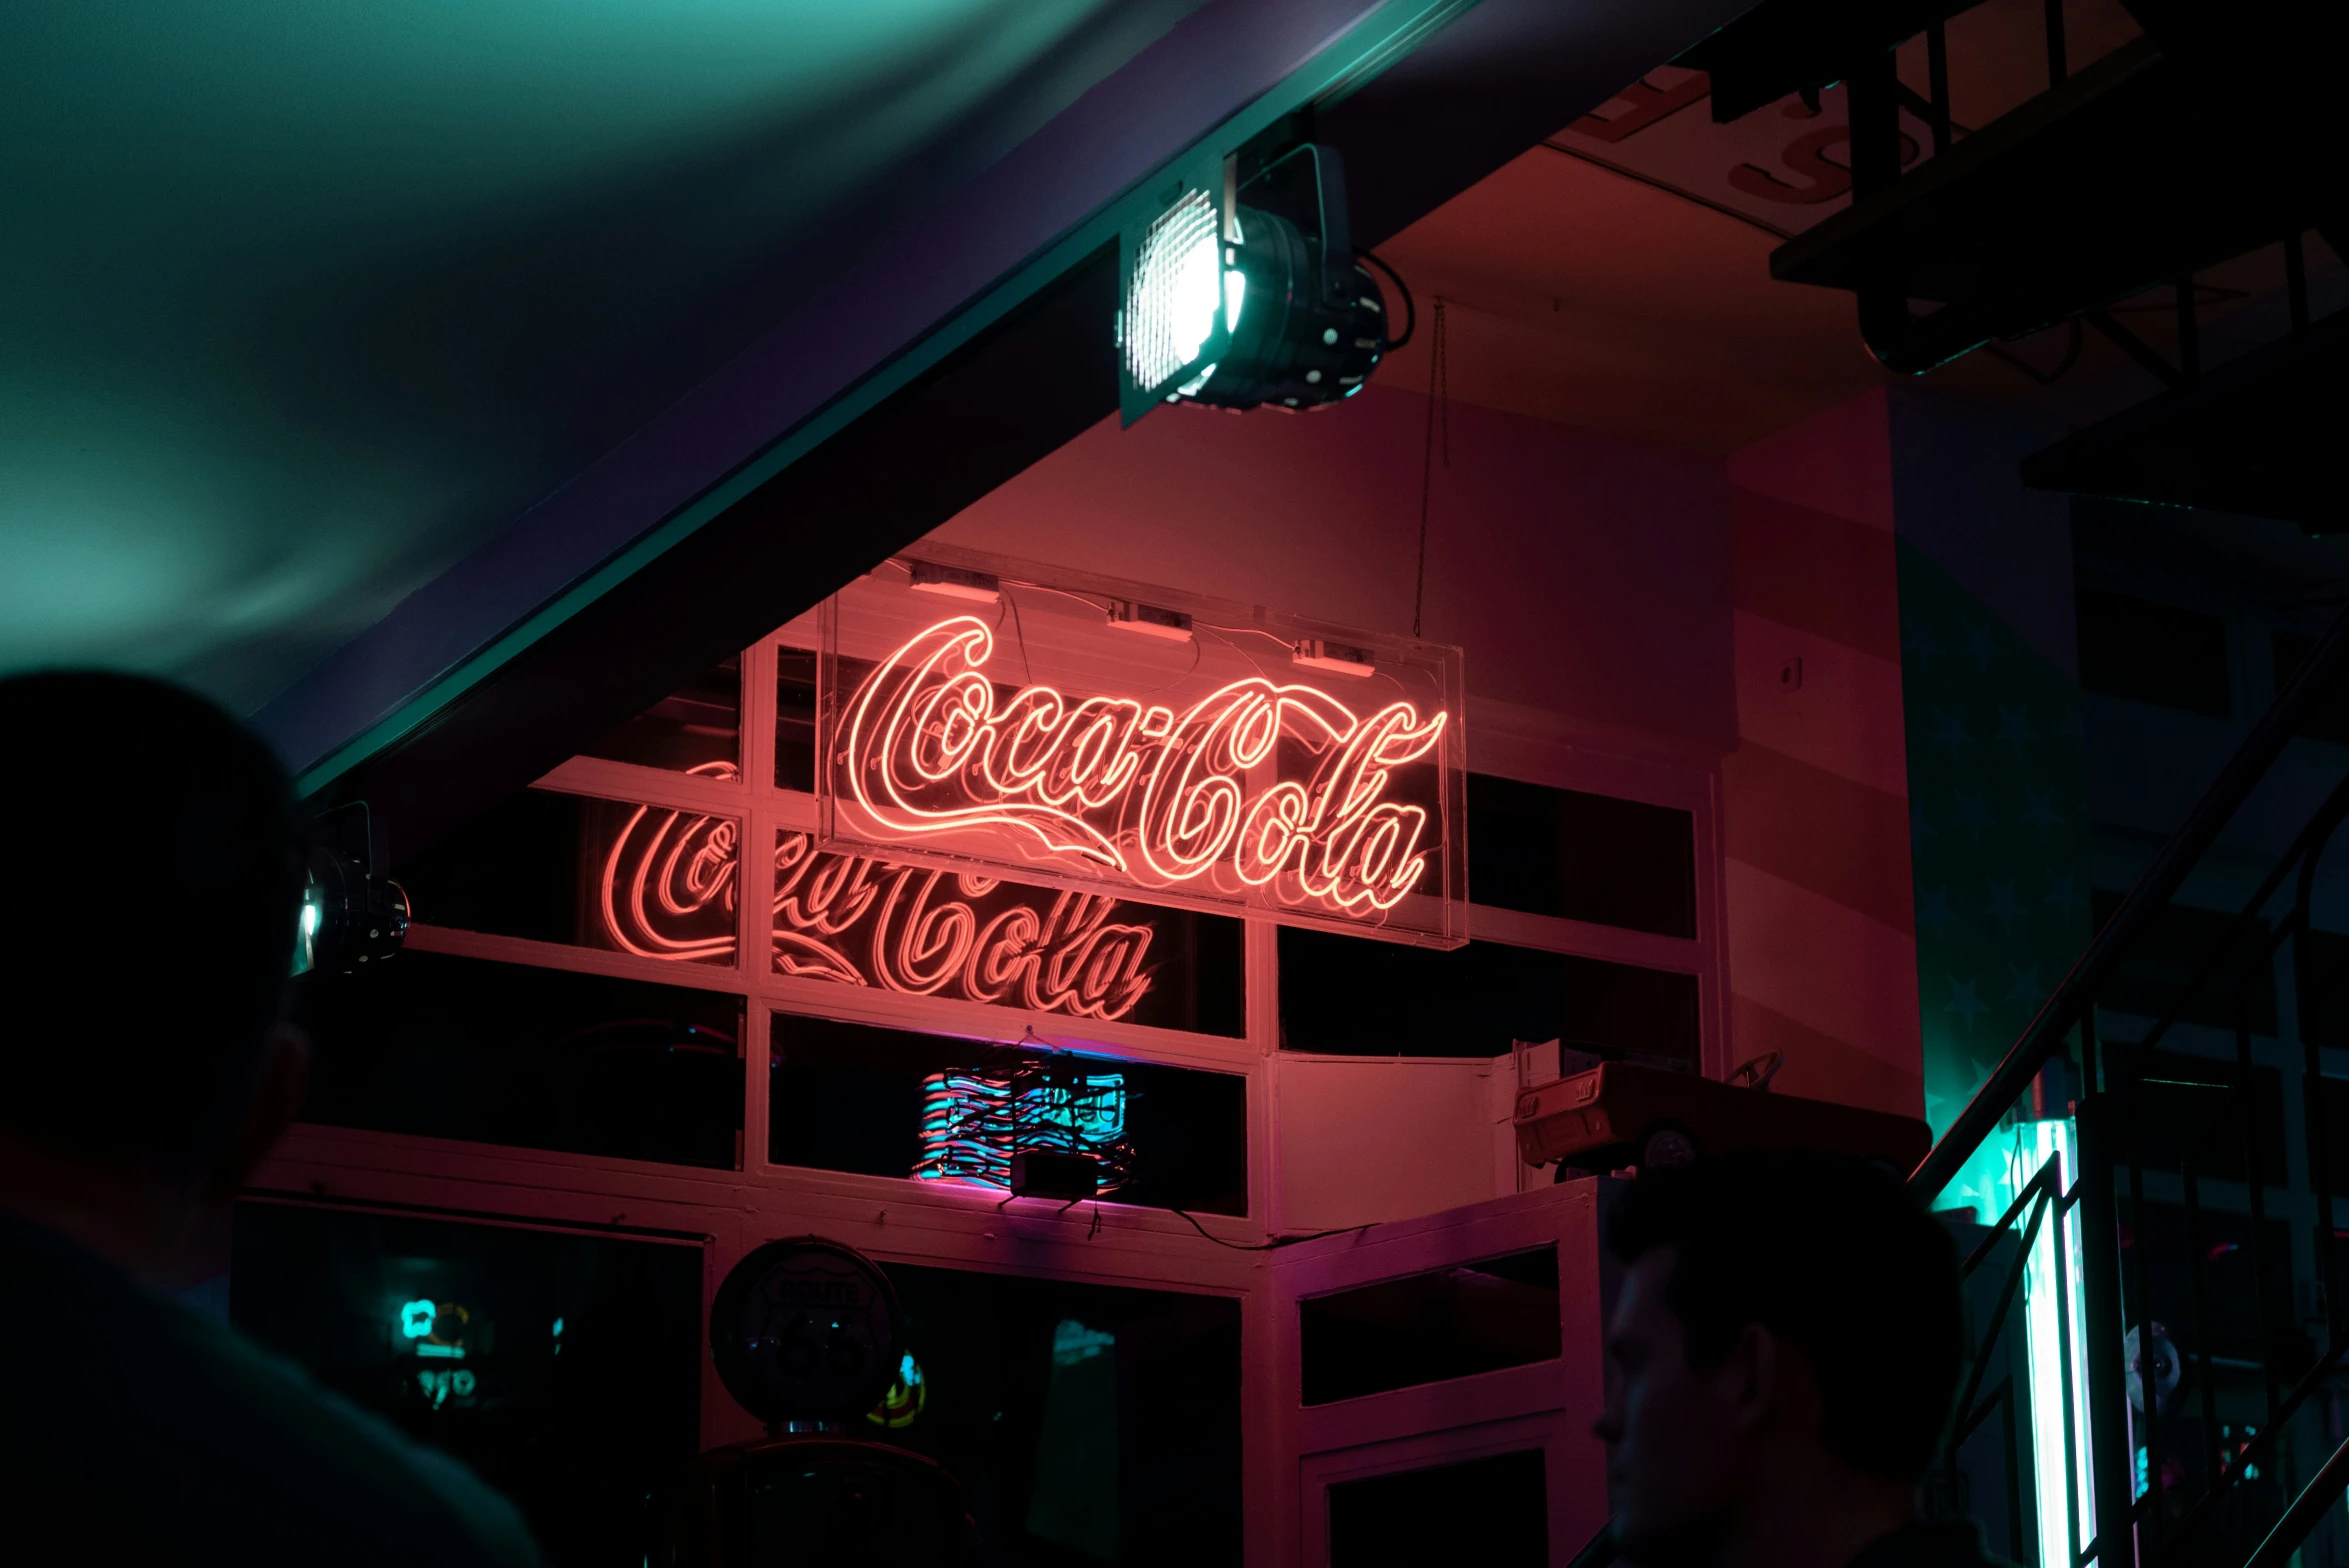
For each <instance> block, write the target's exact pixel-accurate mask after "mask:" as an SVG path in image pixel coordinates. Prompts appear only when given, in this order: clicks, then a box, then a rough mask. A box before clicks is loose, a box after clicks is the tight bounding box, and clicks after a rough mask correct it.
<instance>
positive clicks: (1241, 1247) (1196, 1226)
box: [1166, 1204, 1370, 1252]
mask: <svg viewBox="0 0 2349 1568" xmlns="http://www.w3.org/2000/svg"><path fill="white" fill-rule="evenodd" d="M1166 1212H1167V1213H1169V1214H1179V1215H1181V1216H1182V1217H1183V1218H1184V1219H1186V1220H1189V1221H1190V1222H1191V1229H1193V1230H1195V1231H1197V1232H1198V1233H1199V1234H1200V1235H1202V1236H1205V1237H1206V1238H1207V1239H1208V1240H1209V1241H1212V1242H1214V1243H1215V1244H1216V1245H1217V1246H1219V1247H1229V1248H1231V1249H1232V1251H1234V1252H1272V1251H1276V1250H1278V1249H1279V1248H1282V1247H1294V1246H1295V1245H1297V1243H1299V1242H1301V1241H1319V1240H1321V1238H1322V1237H1324V1236H1351V1235H1353V1234H1354V1233H1355V1232H1356V1231H1365V1230H1368V1229H1370V1227H1369V1226H1368V1225H1341V1226H1339V1227H1338V1228H1337V1229H1336V1230H1317V1231H1309V1232H1307V1233H1306V1234H1305V1235H1302V1236H1275V1237H1273V1238H1272V1240H1270V1241H1226V1240H1224V1239H1223V1238H1222V1237H1221V1236H1218V1235H1217V1234H1215V1232H1213V1231H1211V1230H1209V1229H1208V1228H1207V1227H1206V1226H1204V1225H1202V1224H1200V1223H1199V1220H1198V1217H1197V1216H1196V1215H1194V1214H1192V1213H1191V1212H1190V1210H1188V1209H1178V1208H1176V1207H1174V1206H1173V1205H1172V1204H1169V1205H1168V1206H1167V1211H1166Z"/></svg>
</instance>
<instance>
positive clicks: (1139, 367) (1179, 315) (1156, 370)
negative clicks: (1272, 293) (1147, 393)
mask: <svg viewBox="0 0 2349 1568" xmlns="http://www.w3.org/2000/svg"><path fill="white" fill-rule="evenodd" d="M1220 249H1221V247H1220V245H1219V243H1218V240H1217V236H1216V217H1215V203H1214V202H1212V201H1210V200H1209V199H1208V197H1207V193H1206V192H1204V191H1193V192H1191V193H1190V194H1189V195H1188V196H1185V197H1184V198H1183V199H1182V200H1181V201H1179V202H1177V203H1176V204H1175V205H1174V206H1172V207H1170V208H1168V209H1167V210H1166V211H1165V212H1164V213H1162V214H1160V215H1159V217H1158V220H1157V221H1156V222H1154V223H1152V224H1151V225H1150V230H1149V232H1148V233H1147V234H1145V235H1143V237H1142V245H1141V253H1140V255H1139V256H1138V257H1136V259H1135V264H1134V277H1133V282H1132V283H1131V284H1129V285H1128V287H1127V293H1126V318H1125V319H1126V370H1127V372H1128V373H1129V374H1130V375H1132V377H1133V378H1134V383H1135V385H1137V386H1142V387H1156V386H1159V385H1161V384H1162V383H1164V382H1165V381H1166V379H1167V378H1168V377H1170V376H1172V375H1173V374H1174V373H1175V372H1176V371H1178V370H1181V369H1182V368H1183V367H1184V366H1186V365H1188V364H1190V363H1191V362H1192V361H1193V360H1195V359H1197V358H1198V357H1199V351H1200V350H1201V349H1202V348H1204V347H1205V346H1206V344H1207V339H1208V335H1209V334H1210V333H1212V332H1213V331H1214V330H1215V312H1216V310H1217V308H1218V307H1219V306H1221V307H1222V308H1223V309H1224V310H1226V311H1227V312H1228V314H1229V315H1230V317H1231V319H1233V320H1237V319H1238V317H1239V303H1238V302H1239V296H1238V294H1236V293H1232V294H1229V295H1227V294H1226V289H1225V285H1224V283H1223V281H1222V279H1223V277H1224V272H1223V264H1222V257H1221V255H1220V254H1219V252H1220Z"/></svg>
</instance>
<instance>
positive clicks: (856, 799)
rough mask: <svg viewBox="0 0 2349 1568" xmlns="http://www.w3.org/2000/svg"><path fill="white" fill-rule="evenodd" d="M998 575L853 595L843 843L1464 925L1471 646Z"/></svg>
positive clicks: (848, 622)
mask: <svg viewBox="0 0 2349 1568" xmlns="http://www.w3.org/2000/svg"><path fill="white" fill-rule="evenodd" d="M985 580H986V581H987V582H989V583H992V584H994V585H995V586H994V591H995V592H996V593H997V594H998V596H999V597H998V599H997V601H996V602H995V603H993V604H988V603H986V602H985V601H984V599H983V597H980V596H981V595H983V593H984V592H985V591H986V590H985V588H984V587H982V588H980V589H979V590H976V591H973V590H970V589H968V588H967V587H966V588H963V589H962V590H961V593H960V594H959V596H960V597H963V598H964V599H965V603H966V605H967V607H966V608H959V609H958V608H957V607H955V606H953V605H951V604H945V603H941V602H939V597H940V596H938V595H936V594H924V593H921V592H918V591H915V590H914V589H913V587H912V584H911V583H910V582H909V583H906V584H905V585H904V586H902V587H896V586H895V585H891V584H888V583H887V580H886V579H885V578H884V579H882V580H880V581H879V582H868V583H866V584H860V585H858V587H857V588H855V589H852V590H850V591H849V592H848V593H844V594H843V595H842V596H841V599H840V600H839V601H837V608H836V610H835V612H834V614H833V616H832V617H831V620H830V625H829V628H828V638H829V641H828V645H827V649H826V656H825V660H824V665H825V669H824V678H823V686H824V691H823V696H822V700H821V703H820V717H819V730H820V733H819V749H820V752H821V754H822V757H823V765H822V766H821V768H820V769H819V793H820V794H821V796H822V797H823V818H824V829H825V830H824V833H823V835H822V837H823V839H824V842H825V844H826V845H827V847H831V848H835V849H848V850H854V851H856V852H860V853H862V852H874V851H886V852H887V853H889V854H890V855H892V856H912V857H918V858H925V859H927V860H929V861H931V862H932V863H936V864H939V865H941V866H948V865H951V866H954V867H957V868H971V869H980V870H984V871H986V872H988V873H991V874H1009V875H1014V876H1017V877H1020V878H1023V879H1029V880H1035V879H1039V878H1041V879H1044V880H1047V881H1050V882H1053V883H1055V884H1057V885H1060V886H1063V887H1071V888H1083V889H1100V890H1102V891H1108V890H1112V889H1114V890H1119V891H1130V892H1133V893H1137V894H1140V895H1141V896H1144V897H1148V898H1152V899H1155V900H1159V901H1163V902H1169V903H1180V904H1188V905H1192V906H1195V907H1206V908H1213V909H1217V910H1219V911H1221V912H1225V913H1242V912H1249V911H1254V912H1260V913H1266V914H1271V915H1274V916H1277V917H1279V918H1281V919H1284V920H1287V921H1290V922H1293V923H1305V924H1317V925H1328V926H1337V927H1341V928H1343V929H1346V930H1349V931H1357V932H1364V933H1367V934H1376V935H1382V936H1387V937H1391V938H1397V939H1401V940H1408V941H1416V942H1423V943H1430V944H1433V945H1447V946H1448V945H1456V944H1457V942H1458V941H1460V940H1462V939H1464V937H1465V932H1464V930H1462V929H1461V922H1460V920H1459V911H1458V907H1457V906H1458V904H1459V902H1461V901H1462V900H1463V899H1464V895H1465V888H1464V886H1463V884H1464V881H1465V877H1464V868H1463V864H1462V862H1463V845H1462V844H1461V842H1460V838H1461V823H1460V816H1461V813H1460V809H1459V805H1458V795H1459V791H1458V755H1459V744H1460V737H1459V721H1458V704H1457V677H1458V655H1457V652H1456V650H1450V649H1441V648H1434V647H1432V646H1430V645H1426V644H1418V643H1407V642H1404V641H1403V640H1402V639H1376V638H1370V637H1367V636H1364V635H1363V634H1352V636H1353V637H1354V638H1355V640H1354V641H1340V640H1337V639H1334V638H1330V637H1310V636H1307V635H1305V634H1303V633H1302V632H1298V633H1297V634H1295V635H1290V628H1287V627H1283V626H1278V625H1276V624H1273V623H1272V622H1271V619H1270V618H1269V617H1267V616H1265V615H1264V614H1263V612H1260V611H1253V610H1235V609H1231V608H1223V609H1221V611H1220V613H1221V614H1223V615H1227V616H1233V617H1234V619H1233V620H1230V621H1222V620H1217V619H1211V618H1210V617H1211V616H1212V615H1214V614H1216V613H1217V612H1216V611H1215V610H1210V611H1209V612H1208V613H1206V614H1192V613H1189V612H1186V611H1181V610H1167V609H1163V608H1154V611H1153V613H1154V614H1156V615H1157V616H1159V617H1161V619H1158V620H1155V621H1153V622H1150V623H1149V635H1148V636H1137V635H1136V634H1135V632H1134V630H1132V629H1131V628H1132V627H1133V625H1134V621H1133V619H1132V615H1131V610H1130V606H1131V604H1132V603H1133V601H1131V600H1121V599H1119V598H1117V597H1116V596H1115V593H1114V592H1113V591H1104V590H1103V589H1101V588H1099V587H1095V589H1094V593H1093V594H1088V593H1085V592H1082V591H1073V590H1069V589H1065V588H1060V587H1057V586H1052V585H1046V584H1042V583H1037V582H1033V581H1029V580H1025V579H1022V578H1020V577H1017V576H1010V575H998V574H988V575H987V577H986V579H985ZM1121 586H1122V585H1121ZM893 588H894V593H893V592H892V589H893ZM1142 591H1147V590H1142ZM1094 594H1099V595H1100V598H1099V599H1096V598H1095V597H1094ZM1163 597H1165V598H1172V597H1174V596H1172V595H1163ZM973 600H976V602H972V601H973ZM1096 604H1099V605H1100V607H1101V608H1100V613H1099V614H1098V615H1094V616H1088V615H1087V614H1086V613H1085V612H1086V611H1087V610H1088V609H1092V608H1094V607H1095V606H1096ZM1121 605H1122V606H1126V607H1127V610H1126V611H1125V615H1126V618H1125V619H1123V620H1121V619H1119V616H1120V608H1119V607H1120V606H1121ZM1014 617H1016V619H1014ZM1333 649H1334V651H1333Z"/></svg>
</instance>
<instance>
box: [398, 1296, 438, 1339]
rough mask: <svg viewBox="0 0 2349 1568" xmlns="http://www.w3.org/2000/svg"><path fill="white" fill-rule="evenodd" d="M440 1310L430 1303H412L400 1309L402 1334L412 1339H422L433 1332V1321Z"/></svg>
mask: <svg viewBox="0 0 2349 1568" xmlns="http://www.w3.org/2000/svg"><path fill="white" fill-rule="evenodd" d="M437 1316H439V1309H438V1308H436V1307H434V1306H433V1304H432V1303H431V1302H429V1301H411V1302H409V1303H407V1304H406V1305H405V1306H403V1307H401V1308H400V1332H401V1333H402V1334H404V1335H406V1336H407V1337H408V1338H410V1339H422V1338H423V1337H424V1336H425V1335H427V1334H429V1333H431V1332H432V1320H433V1319H434V1318H435V1317H437Z"/></svg>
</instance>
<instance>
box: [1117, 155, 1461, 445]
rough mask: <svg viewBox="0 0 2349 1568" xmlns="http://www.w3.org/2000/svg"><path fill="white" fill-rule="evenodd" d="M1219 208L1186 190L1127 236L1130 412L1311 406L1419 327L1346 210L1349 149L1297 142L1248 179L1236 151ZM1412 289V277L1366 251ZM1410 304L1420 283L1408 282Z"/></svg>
mask: <svg viewBox="0 0 2349 1568" xmlns="http://www.w3.org/2000/svg"><path fill="white" fill-rule="evenodd" d="M1223 186H1224V195H1223V201H1222V203H1221V205H1220V210H1219V207H1218V204H1217V203H1216V202H1215V201H1214V199H1213V198H1212V197H1210V196H1209V195H1208V193H1207V192H1206V191H1204V190H1200V189H1191V190H1188V191H1184V192H1182V194H1181V195H1180V197H1179V199H1175V200H1173V201H1171V202H1170V204H1169V205H1168V206H1166V207H1165V208H1164V210H1162V211H1161V212H1160V213H1159V215H1158V216H1157V217H1156V218H1155V219H1154V220H1153V221H1152V222H1151V223H1150V224H1149V225H1148V226H1147V228H1145V229H1144V230H1142V231H1141V233H1140V234H1139V235H1138V236H1131V237H1130V238H1129V245H1128V255H1129V259H1130V266H1129V269H1128V271H1127V274H1126V289H1125V303H1124V309H1123V311H1122V312H1121V313H1120V316H1119V341H1120V346H1121V348H1122V350H1123V362H1122V364H1121V366H1120V369H1121V371H1122V372H1123V391H1124V394H1125V395H1124V397H1123V398H1122V399H1121V404H1122V407H1123V408H1124V411H1125V416H1126V419H1125V422H1126V423H1127V424H1132V423H1133V422H1134V420H1135V419H1138V418H1139V417H1141V415H1142V413H1144V412H1146V411H1147V410H1148V409H1149V408H1150V407H1151V406H1153V405H1154V404H1155V403H1157V402H1169V403H1176V402H1186V401H1188V402H1198V403H1205V404H1209V405H1211V406H1213V407H1217V408H1228V409H1235V410H1238V409H1250V408H1259V407H1266V406H1269V407H1274V408H1280V409H1286V410H1290V411H1303V410H1307V409H1313V408H1321V407H1325V406H1327V405H1328V404H1331V403H1335V402H1338V401H1339V400H1341V399H1344V398H1348V397H1352V396H1353V395H1354V394H1355V393H1357V392H1359V391H1361V390H1362V386H1363V383H1364V382H1365V381H1366V380H1367V379H1368V378H1369V376H1370V374H1371V372H1372V371H1374V370H1375V369H1377V367H1378V364H1379V361H1380V360H1381V359H1382V358H1384V357H1385V355H1386V354H1387V352H1388V351H1389V350H1391V349H1394V348H1398V347H1400V346H1401V345H1402V344H1403V343H1405V342H1407V341H1409V339H1410V332H1409V330H1408V328H1407V329H1406V330H1405V331H1404V332H1403V333H1402V334H1401V336H1399V337H1395V336H1390V333H1389V328H1388V318H1387V304H1386V295H1385V293H1384V291H1382V290H1381V289H1380V287H1379V284H1378V281H1377V279H1376V278H1375V277H1373V276H1372V274H1371V273H1370V271H1369V270H1368V268H1367V267H1365V266H1364V265H1363V260H1364V257H1365V256H1366V255H1367V253H1357V252H1356V251H1355V249H1354V246H1353V240H1352V235H1351V230H1350V229H1349V227H1348V223H1347V217H1346V181H1345V170H1344V165H1343V163H1342V161H1341V160H1340V158H1339V156H1338V154H1337V152H1336V151H1335V150H1334V149H1332V148H1327V147H1321V146H1317V145H1315V144H1313V143H1311V142H1306V143H1302V144H1299V145H1296V146H1293V147H1291V148H1289V149H1288V150H1287V151H1285V152H1283V153H1281V154H1280V155H1279V156H1277V157H1274V158H1272V159H1271V160H1269V161H1268V162H1265V163H1264V164H1263V166H1262V167H1261V168H1257V169H1255V170H1253V171H1252V172H1249V173H1247V174H1246V175H1245V177H1244V178H1243V175H1242V165H1241V160H1240V158H1239V157H1237V156H1235V157H1233V158H1230V159H1227V160H1225V166H1224V179H1223ZM1367 259H1368V260H1369V262H1370V263H1371V265H1374V266H1377V267H1378V268H1379V270H1380V271H1382V272H1385V273H1386V274H1387V276H1388V277H1390V278H1393V279H1394V281H1395V283H1396V286H1397V289H1398V290H1399V291H1402V280H1401V279H1400V278H1397V277H1395V274H1394V272H1393V270H1392V269H1391V268H1388V267H1387V266H1386V264H1385V263H1384V262H1381V261H1379V260H1378V259H1377V258H1376V257H1368V258H1367ZM1402 292H1403V297H1404V304H1405V307H1406V310H1407V312H1409V313H1410V314H1412V315H1415V314H1416V312H1415V311H1414V310H1412V309H1411V301H1410V296H1409V293H1408V291H1402Z"/></svg>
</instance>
